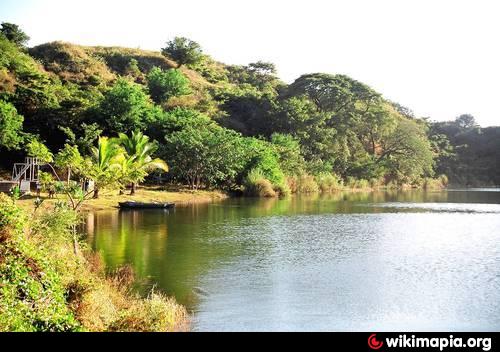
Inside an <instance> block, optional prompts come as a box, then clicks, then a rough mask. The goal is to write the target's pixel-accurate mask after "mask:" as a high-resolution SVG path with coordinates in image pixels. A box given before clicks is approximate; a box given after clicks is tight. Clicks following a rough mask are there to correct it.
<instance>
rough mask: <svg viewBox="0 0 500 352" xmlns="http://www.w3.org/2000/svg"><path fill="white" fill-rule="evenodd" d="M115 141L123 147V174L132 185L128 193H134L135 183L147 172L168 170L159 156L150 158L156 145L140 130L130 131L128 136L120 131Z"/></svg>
mask: <svg viewBox="0 0 500 352" xmlns="http://www.w3.org/2000/svg"><path fill="white" fill-rule="evenodd" d="M116 142H117V143H118V144H120V145H121V146H122V147H123V149H125V153H126V155H125V161H124V163H123V164H122V165H123V167H124V170H123V171H124V172H123V174H124V175H125V176H126V178H127V179H128V180H130V182H131V184H132V187H131V190H130V195H134V194H135V190H136V185H137V183H138V182H141V181H143V180H144V178H145V177H146V176H147V175H148V173H149V172H151V171H153V170H157V169H159V170H163V171H165V172H168V165H167V163H165V161H163V160H161V159H159V158H155V159H153V158H152V155H153V153H154V152H155V151H156V149H157V146H156V144H154V143H151V142H150V141H149V137H148V136H145V135H143V134H142V133H141V132H132V134H131V135H130V136H127V135H126V134H124V133H120V134H119V136H118V138H117V139H116Z"/></svg>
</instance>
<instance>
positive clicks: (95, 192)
mask: <svg viewBox="0 0 500 352" xmlns="http://www.w3.org/2000/svg"><path fill="white" fill-rule="evenodd" d="M97 198H99V188H97V187H96V186H94V199H97Z"/></svg>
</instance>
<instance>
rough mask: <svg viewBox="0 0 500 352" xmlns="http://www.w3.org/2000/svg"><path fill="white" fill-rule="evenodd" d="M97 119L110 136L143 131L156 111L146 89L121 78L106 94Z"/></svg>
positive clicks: (98, 109) (97, 112) (97, 113)
mask: <svg viewBox="0 0 500 352" xmlns="http://www.w3.org/2000/svg"><path fill="white" fill-rule="evenodd" d="M95 114H96V115H97V116H96V117H95V118H96V119H97V120H98V121H97V122H98V123H99V124H100V125H101V126H105V131H106V132H107V133H109V134H113V133H119V132H129V131H135V130H143V129H144V128H145V127H146V126H147V123H148V122H149V121H150V120H151V119H152V118H153V116H154V114H155V109H154V107H153V104H152V102H151V101H150V99H149V97H148V95H147V94H146V93H145V91H144V89H143V88H142V87H141V86H140V85H138V84H136V83H133V82H130V81H128V80H127V79H124V78H120V79H118V80H117V81H116V83H115V84H114V85H113V87H111V89H110V90H109V91H107V92H106V93H105V94H104V99H103V101H102V102H101V103H100V105H99V107H98V108H97V111H96V112H95Z"/></svg>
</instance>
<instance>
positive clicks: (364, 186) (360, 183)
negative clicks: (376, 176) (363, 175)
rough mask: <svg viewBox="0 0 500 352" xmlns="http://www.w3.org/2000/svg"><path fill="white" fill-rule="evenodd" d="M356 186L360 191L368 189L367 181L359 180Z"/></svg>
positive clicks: (368, 183)
mask: <svg viewBox="0 0 500 352" xmlns="http://www.w3.org/2000/svg"><path fill="white" fill-rule="evenodd" d="M356 186H357V188H360V189H367V188H370V182H368V180H365V179H360V180H358V181H357V182H356Z"/></svg>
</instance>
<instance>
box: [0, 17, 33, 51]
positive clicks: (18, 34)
mask: <svg viewBox="0 0 500 352" xmlns="http://www.w3.org/2000/svg"><path fill="white" fill-rule="evenodd" d="M0 33H2V34H3V35H4V36H5V38H7V39H8V40H9V41H11V42H12V43H14V44H16V45H18V46H25V45H26V43H27V42H28V40H29V39H30V37H28V35H27V34H26V33H24V32H23V31H22V30H21V28H19V26H18V25H17V24H14V23H8V22H3V23H2V27H1V28H0Z"/></svg>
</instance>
